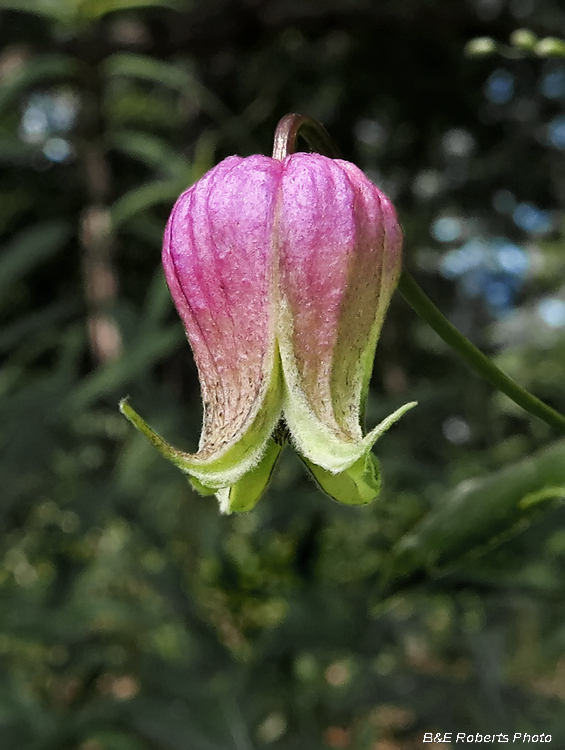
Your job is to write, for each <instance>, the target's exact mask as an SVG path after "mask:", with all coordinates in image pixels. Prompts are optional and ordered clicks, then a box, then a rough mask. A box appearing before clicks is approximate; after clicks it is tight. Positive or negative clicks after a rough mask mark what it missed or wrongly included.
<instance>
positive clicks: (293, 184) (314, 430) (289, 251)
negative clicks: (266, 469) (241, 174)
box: [277, 153, 402, 472]
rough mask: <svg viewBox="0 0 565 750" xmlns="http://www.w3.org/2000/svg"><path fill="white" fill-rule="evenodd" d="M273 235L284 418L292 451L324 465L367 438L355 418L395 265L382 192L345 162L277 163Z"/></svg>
mask: <svg viewBox="0 0 565 750" xmlns="http://www.w3.org/2000/svg"><path fill="white" fill-rule="evenodd" d="M283 167H284V170H283V176H282V182H281V197H280V208H279V209H278V211H277V216H278V222H277V243H278V247H279V254H280V286H281V297H282V300H281V312H280V319H279V330H278V340H279V347H280V351H281V360H282V365H283V372H284V378H285V382H286V386H287V396H286V401H285V409H284V413H285V418H286V420H287V423H288V426H289V428H290V432H291V434H292V435H293V437H294V439H295V440H296V443H297V445H298V448H299V449H300V451H301V452H302V453H303V454H304V455H305V456H306V457H308V458H309V459H310V460H312V461H313V462H314V463H316V464H318V465H320V466H322V467H323V468H325V469H328V470H330V471H334V472H337V471H340V470H343V469H344V468H346V467H347V466H349V465H351V464H352V463H353V462H354V461H356V460H357V459H358V458H359V457H360V456H361V455H362V454H363V453H364V452H365V451H366V450H367V449H368V448H369V447H370V446H369V445H367V444H366V443H367V441H366V440H363V434H362V428H361V420H362V417H363V414H362V413H361V410H362V408H363V403H364V396H365V390H366V388H367V384H368V379H369V377H370V368H371V366H372V362H373V357H374V350H375V346H376V342H377V338H378V334H379V332H380V327H381V324H382V319H383V317H384V313H385V311H386V308H387V306H388V304H389V301H390V297H391V295H392V293H393V291H394V288H395V286H396V282H397V280H398V276H399V274H400V268H401V244H402V236H401V231H400V227H399V225H398V222H397V219H396V215H395V212H394V209H393V208H392V206H391V204H390V202H389V201H388V199H387V198H386V197H385V196H384V195H383V194H382V193H381V192H380V191H379V190H378V189H377V188H376V187H375V186H374V185H373V184H372V183H371V182H370V181H369V180H368V179H367V178H366V177H365V175H364V174H363V173H362V172H361V171H360V170H359V169H357V167H355V166H354V165H352V164H350V163H348V162H344V161H341V160H332V159H328V158H326V157H323V156H320V155H318V154H302V153H298V154H293V155H292V156H289V157H287V158H286V159H285V161H284V162H283Z"/></svg>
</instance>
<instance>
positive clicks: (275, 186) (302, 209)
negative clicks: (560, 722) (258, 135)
mask: <svg viewBox="0 0 565 750" xmlns="http://www.w3.org/2000/svg"><path fill="white" fill-rule="evenodd" d="M401 247H402V233H401V230H400V227H399V224H398V221H397V218H396V213H395V211H394V208H393V206H392V204H391V203H390V201H389V200H388V199H387V198H386V196H385V195H384V194H383V193H382V192H381V191H380V190H379V189H378V188H377V187H375V186H374V185H373V184H372V183H371V182H370V181H369V180H368V179H367V178H366V177H365V175H364V174H363V173H362V172H361V171H360V170H359V169H358V168H357V167H355V166H354V165H353V164H350V163H349V162H346V161H342V160H339V159H330V158H328V157H326V156H322V155H320V154H309V153H294V154H290V155H287V156H284V157H283V158H270V157H266V156H260V155H256V156H251V157H248V158H241V157H237V156H232V157H229V158H227V159H225V160H224V161H223V162H221V163H220V164H218V165H217V166H216V167H215V168H213V169H212V170H211V171H210V172H208V173H207V174H206V175H205V176H204V177H203V178H202V179H201V180H200V181H199V182H197V183H196V184H195V185H193V186H192V187H191V188H189V189H188V190H187V191H186V192H185V193H183V194H182V195H181V196H180V198H179V199H178V201H177V202H176V204H175V206H174V208H173V211H172V213H171V216H170V218H169V222H168V224H167V228H166V230H165V237H164V244H163V266H164V270H165V276H166V279H167V283H168V285H169V289H170V291H171V294H172V296H173V299H174V302H175V305H176V307H177V310H178V312H179V315H180V317H181V318H182V321H183V324H184V327H185V329H186V333H187V337H188V340H189V342H190V344H191V346H192V349H193V352H194V358H195V361H196V364H197V367H198V372H199V377H200V384H201V389H202V399H203V403H204V420H203V427H202V434H201V438H200V444H199V449H198V451H197V452H196V453H194V454H187V453H183V452H181V451H177V450H176V449H174V448H172V447H171V446H169V445H168V444H167V443H165V441H164V440H162V438H160V437H159V436H158V435H156V434H155V433H154V432H153V431H152V430H151V428H149V427H148V426H147V425H146V424H145V423H144V422H143V420H142V419H141V418H140V417H139V416H138V415H137V414H136V413H135V412H134V411H133V409H132V408H131V406H129V404H127V403H125V402H124V403H122V405H121V408H122V411H123V413H124V414H125V415H126V416H127V417H128V418H129V419H130V420H131V421H132V422H133V423H134V424H135V426H136V427H138V429H140V430H141V431H142V432H143V433H144V434H145V435H146V436H147V437H148V438H149V439H150V440H151V441H152V442H153V443H154V444H155V445H156V447H157V448H158V449H159V450H160V451H161V452H162V453H163V454H164V455H165V456H166V457H167V458H169V459H170V460H172V461H173V462H174V463H175V464H176V465H177V466H179V467H180V468H181V469H182V470H183V471H184V472H186V473H187V474H188V476H189V478H190V480H191V482H192V484H193V486H194V487H195V488H196V489H197V490H199V491H200V492H203V493H205V494H211V493H216V494H217V496H218V498H219V500H220V506H221V508H222V510H223V511H224V512H231V511H235V510H248V509H249V508H251V507H252V506H253V505H254V504H255V502H256V501H257V500H258V498H259V496H260V495H261V493H262V492H263V490H264V488H265V486H266V484H267V482H268V480H269V478H270V475H271V473H272V470H273V467H274V464H275V461H276V459H277V457H278V455H279V453H280V451H281V448H282V445H283V444H284V442H285V441H286V440H287V439H288V438H290V440H291V442H292V443H293V444H294V446H295V448H296V450H297V452H298V453H299V455H300V456H301V457H302V458H303V460H304V462H305V463H306V465H307V466H308V468H309V469H310V471H311V472H312V474H313V475H314V477H315V479H316V480H317V482H318V484H319V485H320V486H321V488H322V489H323V490H324V491H325V492H327V493H328V494H329V495H330V496H331V497H333V498H335V499H336V500H339V501H341V502H345V503H354V504H355V503H356V504H363V503H367V502H370V501H371V500H373V499H374V498H375V497H376V496H377V495H378V493H379V488H380V477H379V469H378V464H377V461H376V459H375V457H374V456H373V455H372V453H371V448H372V446H373V444H374V443H375V441H376V440H377V438H378V437H379V436H380V435H382V433H383V432H385V431H386V430H387V429H388V428H389V427H390V426H391V425H392V424H393V423H394V422H395V421H396V420H397V419H398V418H399V417H400V416H401V415H402V414H403V413H404V412H405V411H407V410H408V409H409V408H411V407H412V406H414V405H415V404H414V403H409V404H406V405H405V406H403V407H402V408H401V409H399V410H398V411H397V412H395V413H394V414H392V415H391V416H390V417H388V418H387V419H386V420H384V422H382V423H381V424H380V425H378V426H377V427H375V428H374V429H373V430H371V431H370V432H369V433H368V434H366V435H363V430H362V424H363V419H364V411H365V402H366V397H367V390H368V385H369V379H370V376H371V370H372V366H373V359H374V354H375V347H376V344H377V340H378V337H379V333H380V330H381V326H382V323H383V319H384V315H385V313H386V310H387V307H388V304H389V302H390V298H391V296H392V293H393V291H394V289H395V287H396V285H397V283H398V279H399V275H400V271H401Z"/></svg>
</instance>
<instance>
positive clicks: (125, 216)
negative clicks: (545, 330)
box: [110, 180, 188, 228]
mask: <svg viewBox="0 0 565 750" xmlns="http://www.w3.org/2000/svg"><path fill="white" fill-rule="evenodd" d="M187 187H188V185H186V184H185V183H184V182H180V181H178V180H174V181H168V182H165V181H163V180H155V181H154V182H147V183H146V184H145V185H141V187H136V188H133V189H132V190H130V191H128V192H127V193H125V195H122V196H121V197H120V198H118V200H117V201H116V202H115V203H114V205H113V206H112V208H111V210H110V215H111V218H112V224H113V226H114V227H115V228H118V227H120V226H121V225H122V224H124V223H125V222H126V221H128V220H129V219H131V218H132V217H133V216H135V215H136V214H139V213H142V212H143V211H147V209H149V208H152V207H153V206H156V205H158V204H160V203H171V204H172V203H173V202H174V201H175V200H176V199H177V198H178V196H179V195H180V193H182V191H183V190H186V188H187Z"/></svg>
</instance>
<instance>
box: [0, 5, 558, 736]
mask: <svg viewBox="0 0 565 750" xmlns="http://www.w3.org/2000/svg"><path fill="white" fill-rule="evenodd" d="M563 21H564V18H563V10H562V8H561V5H560V3H559V2H558V0H508V1H507V0H454V1H453V2H450V3H445V2H441V0H411V1H410V2H403V3H399V2H396V1H395V0H382V1H380V2H368V1H365V0H332V2H329V1H328V0H325V1H324V2H321V1H316V0H302V1H301V2H294V1H293V0H264V1H262V2H261V1H259V0H208V2H203V1H202V0H192V2H190V3H189V2H180V0H179V2H168V1H165V0H164V1H163V2H155V1H154V0H153V1H152V2H150V1H149V0H143V1H141V0H137V2H134V1H132V0H33V1H32V0H19V1H18V2H15V0H12V1H10V0H0V47H1V49H0V162H1V164H2V169H1V171H0V230H1V232H2V240H1V242H2V250H1V254H0V351H1V352H2V357H3V364H2V369H1V371H0V417H1V424H2V431H1V437H0V441H1V442H0V445H1V451H0V487H1V488H2V492H1V493H0V532H1V536H0V747H1V750H193V749H194V750H232V749H233V750H252V749H256V748H257V749H258V748H261V747H266V746H272V747H273V748H280V749H281V750H284V749H288V750H300V749H301V748H304V749H305V750H306V748H307V749H308V750H315V749H316V748H353V749H355V750H412V749H413V748H419V747H422V746H423V745H422V739H423V734H424V732H430V731H432V732H434V733H436V732H460V731H465V732H468V733H472V732H480V733H483V734H486V733H499V732H503V733H504V732H506V733H512V732H514V731H517V732H531V733H540V732H546V733H550V734H552V736H553V746H554V747H563V746H565V718H564V717H565V712H564V711H563V701H564V700H565V652H564V649H565V627H564V625H563V622H564V620H565V618H564V615H565V604H564V594H565V528H562V525H563V521H565V511H564V510H563V508H562V505H561V503H562V499H563V495H564V492H565V490H564V488H565V446H564V444H563V442H562V441H557V442H555V441H556V438H557V436H555V435H553V434H552V433H551V432H550V430H549V428H547V427H546V426H545V425H544V424H541V423H538V422H535V421H533V420H532V419H530V418H529V417H528V416H527V415H524V414H523V413H522V412H520V411H518V410H517V408H516V407H514V405H512V404H510V403H509V402H508V401H507V400H506V399H504V398H502V397H500V396H499V395H497V394H496V393H493V391H492V389H491V388H490V386H488V384H485V383H483V382H481V381H479V380H477V379H476V378H475V377H474V376H473V375H472V374H471V373H470V372H468V371H467V370H466V369H465V367H464V366H463V365H462V364H461V363H460V362H459V361H457V359H456V358H454V357H453V356H452V355H451V354H450V352H449V351H448V350H446V348H445V346H444V345H443V344H442V342H441V341H439V339H437V337H436V336H435V334H433V332H431V331H430V330H429V329H428V328H427V327H426V326H425V325H424V324H423V323H422V322H421V321H418V320H417V319H415V317H414V315H413V313H412V312H411V310H410V309H409V308H408V307H407V306H406V305H405V304H404V303H403V301H402V300H401V299H395V300H394V302H393V305H392V307H391V310H390V312H389V315H388V317H387V321H386V325H385V329H384V331H383V336H382V339H381V341H380V343H379V348H378V351H377V359H376V365H375V373H374V378H373V386H374V387H373V390H372V394H371V400H370V403H369V413H368V421H369V422H370V424H374V423H376V422H377V421H378V420H379V419H381V418H382V417H383V416H384V415H386V414H388V413H390V412H391V411H393V410H394V409H395V408H397V407H398V406H399V405H400V403H403V402H405V401H407V400H412V399H415V400H418V401H419V407H418V408H417V409H415V410H413V411H412V412H410V414H409V415H407V417H406V418H405V419H404V420H402V422H401V423H400V424H398V425H397V426H396V427H395V428H394V430H393V431H392V432H391V433H390V434H388V435H387V436H386V437H385V438H383V439H382V440H381V441H380V442H379V443H378V445H377V453H378V456H379V460H380V462H381V464H382V467H383V472H384V479H385V488H384V491H383V494H382V496H381V498H380V499H379V501H378V503H376V504H374V505H373V506H371V507H368V508H364V509H357V508H348V507H341V506H338V505H336V504H333V503H331V502H330V501H329V500H327V499H326V498H325V497H324V496H323V495H322V494H321V493H319V492H317V491H316V490H315V488H314V486H313V484H311V483H309V482H308V480H306V478H305V476H304V473H303V471H302V468H301V465H300V462H299V461H298V460H297V459H296V457H295V456H293V455H292V452H290V451H289V452H288V453H285V454H284V456H283V460H282V462H281V465H280V467H279V468H278V470H277V472H276V475H275V476H274V478H273V482H272V486H271V488H270V491H269V493H268V496H267V497H266V498H265V499H264V500H263V501H262V502H261V503H260V505H259V506H258V508H257V510H256V511H254V512H253V513H251V514H248V515H241V516H237V517H221V516H219V514H218V510H217V507H216V504H215V501H214V499H213V498H202V497H199V496H197V495H195V494H194V493H193V492H192V491H191V490H190V488H189V486H188V484H187V483H186V481H185V479H184V477H183V476H182V475H181V474H180V472H177V471H176V470H175V469H174V468H173V467H172V466H170V465H168V464H167V463H166V462H165V461H164V460H162V459H161V458H160V457H159V455H158V454H157V453H156V451H154V450H153V449H152V448H151V446H149V445H148V444H146V443H145V442H144V441H143V439H142V438H140V437H139V436H138V435H137V434H136V433H135V431H134V430H133V429H131V428H130V427H129V426H128V424H127V423H126V422H125V420H124V419H123V418H122V417H121V416H120V415H119V413H118V411H117V403H118V401H119V399H120V398H122V397H124V396H126V395H129V396H130V397H131V398H132V402H133V403H134V404H135V405H136V407H138V408H139V410H140V411H142V412H143V414H144V415H145V416H146V417H147V419H148V421H149V422H150V423H151V424H152V425H155V427H156V428H157V429H158V430H159V431H160V432H161V433H162V434H164V435H166V437H167V438H168V439H170V440H171V441H172V442H174V443H175V444H177V445H179V446H180V447H184V448H186V449H194V448H195V446H196V443H197V439H198V434H199V429H200V418H201V408H200V403H199V392H198V383H197V379H196V371H195V367H194V364H193V362H192V359H191V355H190V351H189V348H188V345H187V344H186V342H185V340H184V334H183V331H182V328H181V326H180V323H179V321H178V319H177V317H176V315H175V313H174V310H173V309H172V303H171V300H170V297H169V295H168V292H167V289H166V287H165V284H164V281H163V278H162V275H161V271H160V268H159V252H160V242H161V234H162V230H163V227H164V223H165V220H166V217H167V213H168V211H169V209H170V207H171V205H172V202H173V201H174V199H175V198H176V196H177V195H178V194H179V193H180V192H181V191H182V190H184V189H185V188H186V187H187V186H188V185H190V184H191V183H192V182H193V181H194V180H196V179H198V177H199V176H201V175H202V174H203V173H204V172H205V171H206V170H207V169H209V168H210V167H211V166H212V165H213V164H214V163H216V162H217V161H218V160H219V159H221V158H223V157H225V156H227V155H228V154H230V153H234V152H237V153H240V154H242V155H246V154H250V153H254V152H263V153H269V152H270V148H271V143H270V139H271V138H272V133H273V131H274V127H275V125H276V123H277V121H278V119H279V118H280V117H281V116H282V115H284V114H285V113H286V112H289V111H298V112H301V113H303V114H307V115H311V116H313V117H316V118H318V119H320V120H321V121H323V122H324V124H325V125H326V127H327V128H328V130H330V132H331V133H332V135H333V137H334V138H335V140H336V141H337V142H338V143H339V145H340V147H341V149H342V151H343V153H344V156H345V157H346V158H348V159H350V160H352V161H355V162H356V163H357V164H359V166H361V167H362V168H363V169H364V170H366V172H367V173H368V174H369V176H370V177H371V178H372V179H374V180H375V181H377V182H378V183H379V184H380V185H381V186H382V187H383V189H384V190H385V191H386V192H388V193H389V195H390V196H391V197H392V198H393V200H394V201H395V204H396V205H397V206H398V209H399V213H400V216H401V219H402V223H403V226H404V229H405V233H406V264H407V266H408V267H409V268H410V269H411V271H412V272H413V273H414V275H416V276H417V277H418V279H419V281H420V282H421V284H422V285H423V286H424V287H425V288H426V289H427V291H428V292H429V294H430V296H431V297H432V298H433V299H434V300H435V301H436V303H437V304H438V305H439V306H440V307H441V308H442V309H443V310H444V311H445V312H446V313H447V314H448V315H449V317H450V319H451V320H452V321H453V322H454V323H455V324H456V325H458V326H459V327H460V328H461V329H462V330H463V332H464V333H465V334H466V335H468V336H470V337H471V339H472V340H473V341H475V342H476V343H477V344H478V345H479V346H481V347H482V348H483V349H484V350H486V351H488V352H489V353H490V354H492V355H495V356H496V357H497V361H498V362H499V364H500V365H501V366H502V367H503V368H504V369H505V370H506V371H507V372H508V373H509V374H510V375H512V376H513V377H515V378H516V379H517V380H518V381H519V382H520V383H522V384H523V385H525V386H526V387H528V388H530V389H531V390H532V391H533V392H535V393H536V395H538V396H539V397H540V398H543V399H545V400H546V401H547V402H548V403H550V404H551V405H552V406H553V407H554V408H556V409H558V410H560V411H561V412H564V411H565V389H564V382H565V287H564V285H565V250H564V245H563V217H564V213H563V212H564V200H565V193H564V190H563V185H564V179H565V172H564V169H563V151H564V150H565V111H564V107H565V66H564V63H563V62H562V61H561V60H560V58H559V57H558V56H557V57H550V56H547V57H544V56H539V55H535V54H531V55H530V54H529V49H530V48H529V47H528V44H529V43H528V44H526V42H527V41H528V39H530V41H531V39H534V40H538V39H541V40H544V39H547V38H552V37H559V35H560V32H561V30H562V28H563ZM521 27H527V29H526V31H527V32H528V33H530V34H531V35H534V36H530V37H527V38H526V36H525V35H524V33H522V32H521V36H516V35H514V37H512V36H511V35H512V33H513V32H516V29H520V28H521ZM481 37H491V38H493V39H495V40H497V43H498V44H500V45H503V48H504V49H510V48H511V47H512V46H513V48H514V52H515V53H513V54H506V55H502V56H500V55H489V56H482V57H480V58H469V57H466V56H465V54H464V50H465V46H466V45H467V44H468V43H469V42H470V41H471V40H473V39H477V38H481ZM509 39H510V47H507V46H506V47H504V45H507V41H508V40H509ZM530 46H531V45H530ZM501 49H502V48H501ZM538 52H539V51H538ZM431 746H432V745H429V744H428V745H425V747H431ZM436 746H437V745H436Z"/></svg>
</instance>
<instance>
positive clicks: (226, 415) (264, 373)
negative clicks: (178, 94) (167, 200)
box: [163, 156, 282, 486]
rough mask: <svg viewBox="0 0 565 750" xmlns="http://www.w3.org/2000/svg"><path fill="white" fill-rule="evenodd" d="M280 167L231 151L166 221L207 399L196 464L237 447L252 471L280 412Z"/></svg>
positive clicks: (178, 296) (173, 283)
mask: <svg viewBox="0 0 565 750" xmlns="http://www.w3.org/2000/svg"><path fill="white" fill-rule="evenodd" d="M281 170H282V164H281V163H280V162H278V161H275V160H273V159H270V158H267V157H265V156H252V157H249V158H247V159H242V158H240V157H237V156H233V157H230V158H228V159H225V160H224V161H223V162H221V163H220V164H219V165H218V166H217V167H215V168H214V169H212V170H211V171H210V172H208V173H207V174H206V175H205V176H204V177H203V178H202V179H201V180H199V182H197V183H196V184H195V185H193V186H192V187H191V188H190V189H189V190H187V191H186V192H185V193H183V195H181V197H180V198H179V199H178V201H177V203H176V204H175V207H174V209H173V212H172V214H171V217H170V219H169V222H168V224H167V228H166V231H165V240H164V246H163V265H164V269H165V276H166V279H167V283H168V285H169V288H170V290H171V294H172V296H173V299H174V302H175V305H176V307H177V310H178V312H179V314H180V316H181V318H182V321H183V323H184V326H185V329H186V332H187V336H188V339H189V341H190V344H191V346H192V350H193V352H194V358H195V361H196V365H197V367H198V372H199V376H200V385H201V389H202V398H203V402H204V424H203V429H202V435H201V439H200V446H199V451H198V453H197V454H195V455H194V456H192V457H191V461H192V463H193V464H194V466H197V465H198V464H210V465H213V464H214V463H215V462H217V461H218V460H219V459H221V458H222V457H225V458H228V457H229V456H232V454H233V456H232V457H233V458H234V459H237V460H239V458H242V459H243V460H244V464H245V466H246V467H247V470H248V469H249V466H252V465H254V463H256V462H257V461H258V460H259V457H260V455H261V453H262V451H263V450H264V448H265V445H266V442H267V440H268V438H269V435H270V433H271V431H272V429H273V427H274V425H275V423H276V421H277V419H278V415H279V413H280V403H281V384H280V375H279V365H278V354H277V352H276V341H275V325H276V309H275V304H274V300H273V295H274V291H275V290H274V271H273V263H274V262H275V261H274V253H273V242H272V230H273V223H274V216H275V206H276V199H277V187H278V184H279V182H280V173H281ZM228 454H229V456H228ZM220 463H222V462H221V461H220ZM224 463H225V462H224ZM194 466H192V468H191V467H190V466H188V470H189V471H190V472H191V473H194V475H195V476H197V477H199V478H202V480H203V481H204V482H206V479H207V478H210V477H209V476H208V474H207V473H206V472H205V473H204V474H202V473H199V472H198V471H193V469H194ZM210 468H211V466H210ZM232 468H233V467H232ZM244 468H245V467H244V465H243V464H242V465H241V467H239V469H237V468H236V469H234V470H233V471H232V474H231V475H230V476H232V475H233V476H236V475H241V474H242V471H243V469H244ZM240 469H241V470H240ZM228 473H229V472H228ZM226 476H227V475H226ZM232 478H233V477H232ZM219 481H221V480H220V479H219V478H218V477H215V478H212V486H214V485H216V486H217V485H218V482H219Z"/></svg>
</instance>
